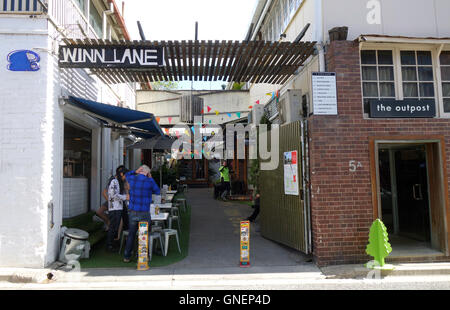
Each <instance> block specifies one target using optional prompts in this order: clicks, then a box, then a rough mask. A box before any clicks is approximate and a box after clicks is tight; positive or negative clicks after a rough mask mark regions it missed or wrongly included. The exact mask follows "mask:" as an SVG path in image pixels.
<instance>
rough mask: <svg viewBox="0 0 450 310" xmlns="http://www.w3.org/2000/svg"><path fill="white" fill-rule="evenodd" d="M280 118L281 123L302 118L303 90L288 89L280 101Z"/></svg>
mask: <svg viewBox="0 0 450 310" xmlns="http://www.w3.org/2000/svg"><path fill="white" fill-rule="evenodd" d="M278 111H279V119H280V123H281V124H289V123H292V122H295V121H298V120H300V119H301V118H302V111H303V108H302V91H301V90H298V89H288V90H287V91H286V92H285V93H284V94H283V95H281V97H280V100H279V101H278Z"/></svg>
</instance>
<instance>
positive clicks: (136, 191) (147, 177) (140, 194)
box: [123, 165, 160, 263]
mask: <svg viewBox="0 0 450 310" xmlns="http://www.w3.org/2000/svg"><path fill="white" fill-rule="evenodd" d="M126 179H127V182H128V184H129V188H130V200H129V205H128V210H129V211H128V212H129V215H128V217H129V222H130V224H129V225H128V226H129V227H128V238H127V243H126V246H125V254H124V260H123V261H124V262H125V263H129V262H130V259H131V251H132V250H133V245H134V239H135V238H136V232H137V230H138V225H139V222H148V230H149V231H150V223H151V218H150V204H151V203H152V194H155V195H159V194H160V189H159V187H158V185H157V184H156V182H155V180H153V178H152V177H151V174H150V168H149V167H148V166H146V165H143V166H141V167H139V169H137V170H136V171H130V172H128V173H127V174H126Z"/></svg>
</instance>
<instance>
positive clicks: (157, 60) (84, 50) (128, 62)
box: [59, 45, 165, 69]
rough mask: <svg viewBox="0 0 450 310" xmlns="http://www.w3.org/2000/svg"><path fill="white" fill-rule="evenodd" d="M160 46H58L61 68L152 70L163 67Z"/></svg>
mask: <svg viewBox="0 0 450 310" xmlns="http://www.w3.org/2000/svg"><path fill="white" fill-rule="evenodd" d="M164 65H165V63H164V48H163V47H161V46H95V47H87V46H75V45H73V46H60V48H59V66H60V67H61V68H100V69H101V68H136V69H138V68H154V67H162V66H164Z"/></svg>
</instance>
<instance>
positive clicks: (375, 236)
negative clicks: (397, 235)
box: [366, 219, 392, 267]
mask: <svg viewBox="0 0 450 310" xmlns="http://www.w3.org/2000/svg"><path fill="white" fill-rule="evenodd" d="M391 252H392V248H391V245H390V244H389V239H388V233H387V230H386V226H384V224H383V222H382V221H381V220H380V219H376V220H375V221H374V222H373V223H372V226H371V227H370V232H369V244H368V245H367V248H366V253H367V254H368V255H370V256H373V258H374V259H375V261H376V262H378V264H379V266H380V267H383V266H384V258H385V257H387V256H388V255H389V253H391Z"/></svg>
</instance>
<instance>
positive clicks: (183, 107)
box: [180, 95, 203, 124]
mask: <svg viewBox="0 0 450 310" xmlns="http://www.w3.org/2000/svg"><path fill="white" fill-rule="evenodd" d="M202 109H203V98H200V97H197V96H194V95H192V96H191V95H186V96H182V97H181V100H180V120H181V121H182V122H185V123H191V124H192V123H193V122H194V117H195V116H198V117H202V119H203V115H202Z"/></svg>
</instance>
